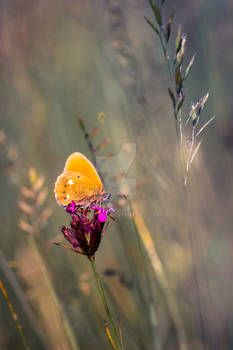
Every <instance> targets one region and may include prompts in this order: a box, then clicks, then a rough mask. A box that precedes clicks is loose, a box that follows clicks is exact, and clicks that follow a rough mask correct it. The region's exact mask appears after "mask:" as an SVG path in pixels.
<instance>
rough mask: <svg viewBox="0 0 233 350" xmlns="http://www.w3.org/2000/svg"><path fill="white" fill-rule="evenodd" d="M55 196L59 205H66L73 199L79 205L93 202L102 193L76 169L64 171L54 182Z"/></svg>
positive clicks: (97, 185)
mask: <svg viewBox="0 0 233 350" xmlns="http://www.w3.org/2000/svg"><path fill="white" fill-rule="evenodd" d="M54 192H55V197H56V199H57V202H58V203H59V204H60V205H64V206H67V205H68V204H69V203H70V202H72V201H74V202H75V203H76V204H79V205H87V204H89V203H91V202H95V201H96V200H97V199H98V198H101V196H102V195H103V193H104V192H103V190H102V189H101V190H100V188H99V183H98V184H96V183H94V182H93V181H92V179H90V178H89V177H87V176H85V175H83V174H82V173H79V172H76V171H64V172H63V173H62V174H61V175H60V176H59V177H58V178H57V181H56V183H55V189H54Z"/></svg>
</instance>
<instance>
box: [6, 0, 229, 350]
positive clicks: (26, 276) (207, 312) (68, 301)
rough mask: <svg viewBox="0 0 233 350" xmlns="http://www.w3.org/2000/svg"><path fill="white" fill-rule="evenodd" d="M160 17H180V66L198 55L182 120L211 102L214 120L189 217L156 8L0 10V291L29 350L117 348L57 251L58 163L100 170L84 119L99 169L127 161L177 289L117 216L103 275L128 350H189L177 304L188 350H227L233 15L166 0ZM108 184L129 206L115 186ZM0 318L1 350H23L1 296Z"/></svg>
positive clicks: (93, 294)
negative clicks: (78, 156) (86, 163)
mask: <svg viewBox="0 0 233 350" xmlns="http://www.w3.org/2000/svg"><path fill="white" fill-rule="evenodd" d="M166 9H168V12H170V10H171V9H175V18H174V24H173V29H172V37H171V45H173V43H174V40H175V34H174V33H175V32H176V31H177V28H178V25H179V24H181V25H182V28H183V31H184V32H185V33H186V34H187V37H188V40H187V50H186V60H188V59H190V58H191V57H192V55H193V53H194V52H197V58H196V62H195V64H194V66H193V69H192V73H191V75H190V78H189V80H188V81H187V84H186V88H185V89H186V103H185V106H184V108H183V115H184V118H185V116H186V115H187V114H188V112H189V109H190V104H191V103H192V102H195V101H196V100H197V99H198V98H200V97H201V96H203V95H204V94H205V93H206V92H207V91H209V92H210V97H209V100H208V103H207V105H206V107H205V110H204V111H203V114H202V121H203V122H206V121H207V120H208V118H210V117H212V116H213V115H215V116H216V118H215V121H214V123H213V124H212V125H211V126H210V127H209V128H208V130H207V131H206V133H205V136H204V141H203V143H202V146H201V151H200V152H199V153H198V156H197V158H196V159H195V161H194V164H193V168H192V181H190V184H189V192H190V193H189V208H191V210H189V211H188V212H187V211H186V204H185V202H184V198H183V193H182V189H181V188H182V186H181V184H180V178H179V173H180V169H179V162H178V161H177V154H176V153H177V145H176V135H175V128H174V121H173V117H172V108H171V102H170V99H169V97H168V93H167V87H168V82H167V74H166V67H165V64H164V60H163V56H162V52H161V47H160V44H159V40H158V38H157V37H156V36H155V34H154V33H153V31H152V30H151V28H150V27H149V26H148V24H147V23H146V21H145V19H144V16H145V15H146V16H147V17H148V18H151V19H152V18H153V16H152V12H151V9H150V7H149V4H148V2H147V1H146V0H145V1H139V0H124V1H123V0H105V1H104V0H100V1H91V0H69V1H67V0H56V1H55V0H51V1H45V0H38V1H34V0H15V1H12V0H8V1H6V0H1V1H0V116H1V126H0V129H1V132H0V152H1V153H0V157H1V159H0V167H1V173H0V187H1V210H0V217H1V218H0V227H1V236H0V243H1V248H0V279H1V281H2V283H3V285H4V287H5V289H6V291H7V293H8V296H9V299H10V301H11V303H12V304H13V307H14V309H15V312H16V314H17V316H18V319H19V321H20V324H21V326H22V329H23V332H24V335H25V338H26V341H27V343H28V344H29V346H30V348H31V349H35V350H37V349H92V348H94V349H109V348H110V345H109V343H108V339H107V337H106V334H105V331H104V320H105V317H106V316H105V313H104V309H103V307H102V304H101V300H100V297H99V295H98V293H97V288H96V285H95V281H94V279H93V276H92V273H91V269H90V266H89V262H88V260H87V259H86V258H85V257H83V256H78V255H75V254H73V253H72V252H70V251H68V250H65V249H62V248H59V247H56V246H49V245H48V242H51V241H54V240H57V241H59V242H62V234H60V233H59V230H60V227H61V226H62V225H63V224H64V223H68V217H67V214H66V213H65V212H64V210H63V209H62V208H61V207H59V206H58V205H57V203H56V201H55V199H54V194H53V187H54V182H55V180H56V178H57V176H58V175H59V174H60V173H61V172H62V169H63V167H64V163H65V159H66V157H67V156H68V155H69V154H70V153H71V152H74V151H80V152H82V153H84V154H85V155H86V156H87V157H89V158H90V159H91V154H90V151H89V149H88V146H87V143H86V141H85V137H84V134H83V131H82V130H81V129H80V127H79V124H78V118H82V119H83V122H84V123H85V127H86V130H88V132H90V133H91V131H92V130H93V129H94V128H95V127H96V126H98V127H99V132H98V134H97V135H96V136H95V139H94V140H93V142H94V143H95V144H96V145H97V144H98V143H101V142H102V141H103V140H105V139H108V138H110V139H111V142H108V143H107V144H106V145H105V147H103V148H101V149H100V151H99V152H98V155H100V156H104V155H108V154H110V153H112V154H113V155H115V156H117V155H118V154H119V152H120V151H121V149H122V147H123V146H124V147H125V152H126V155H125V153H124V155H123V156H122V158H121V157H117V158H116V159H117V160H116V162H117V163H116V164H117V166H115V167H114V172H115V170H117V168H119V169H118V170H119V173H121V171H122V169H123V170H124V171H125V172H126V174H124V175H125V176H124V179H128V180H129V179H133V180H136V181H137V184H138V186H137V190H136V192H135V191H132V192H131V193H128V194H127V195H128V201H131V203H137V206H138V208H139V213H140V215H141V216H142V217H143V220H144V223H145V224H146V225H147V227H148V229H149V231H150V234H151V236H152V238H153V242H154V245H155V247H156V252H157V253H158V256H159V259H160V263H161V264H162V266H163V273H164V274H165V275H166V279H167V281H168V284H169V294H168V295H167V294H166V293H164V289H163V287H164V286H163V284H162V286H161V279H160V278H159V277H158V275H156V273H155V274H154V271H153V268H151V264H150V259H149V258H148V256H147V251H146V250H145V249H144V247H143V245H142V243H140V242H139V240H138V237H137V234H136V233H135V230H134V225H133V222H132V219H131V218H129V217H128V216H127V215H125V214H124V213H125V212H124V208H125V207H124V206H122V207H120V205H123V204H125V203H123V204H122V203H118V204H119V208H120V209H119V212H118V213H116V221H115V222H111V224H110V227H109V229H108V231H107V232H106V234H105V236H104V239H103V241H102V243H101V246H100V248H99V250H98V252H97V255H96V264H97V268H98V270H99V272H100V274H101V275H102V278H103V282H104V286H105V288H106V292H107V297H108V300H109V302H110V304H111V306H112V310H113V315H114V317H115V319H116V318H117V317H120V319H121V325H122V329H123V337H124V342H125V349H159V348H161V349H181V345H180V344H179V341H178V337H177V334H176V331H175V330H176V327H177V322H176V321H174V318H173V317H172V315H171V309H170V308H169V305H171V304H172V305H173V304H175V305H176V308H177V309H178V310H179V317H181V319H182V327H184V331H185V334H186V339H187V344H188V347H187V348H188V349H194V350H196V349H197V350H198V349H224V350H225V349H232V348H233V333H232V327H233V304H232V297H233V293H232V290H233V279H232V271H233V254H232V253H233V239H232V227H233V226H232V204H233V203H232V201H233V199H232V198H233V196H232V194H233V180H232V179H233V176H232V175H233V164H232V151H233V122H232V116H231V114H232V109H233V105H232V86H233V85H232V78H231V77H232V75H233V74H232V73H233V72H232V59H233V50H232V33H233V24H232V15H233V3H232V1H231V0H224V1H217V0H215V1H213V0H195V1H192V0H186V1H185V2H184V1H181V0H175V1H170V0H167V1H166ZM168 12H167V13H168ZM165 13H166V11H165ZM186 62H187V61H186ZM100 113H104V115H102V117H101V118H100V117H99V118H98V116H100ZM135 146H136V156H135V157H134V156H133V162H130V166H128V168H127V164H128V162H129V160H128V159H129V158H130V159H131V158H132V156H130V152H133V151H132V150H134V149H135ZM127 152H128V153H129V154H128V155H127ZM113 159H114V157H113ZM32 168H33V169H34V170H32ZM29 169H31V170H30V171H29ZM29 174H30V179H31V181H32V182H33V181H34V182H33V183H34V184H35V183H37V189H38V191H39V192H40V191H42V194H40V200H39V201H40V203H39V204H38V203H37V204H35V203H34V202H33V200H32V202H30V200H31V198H30V193H28V192H27V190H25V188H24V187H25V186H30V183H29V181H30V179H29ZM113 175H115V177H113V179H112V180H111V183H113V182H114V181H115V182H116V184H117V185H116V188H117V189H119V194H120V193H123V192H124V190H125V187H124V183H123V181H121V180H122V177H121V176H118V174H117V173H115V174H114V173H113ZM43 181H44V183H43ZM46 188H47V191H48V192H47V193H46ZM39 192H38V193H39ZM116 194H117V190H116V191H115V193H114V198H115V199H116V197H117V196H116ZM46 195H47V196H46ZM23 197H24V198H23ZM25 198H26V199H27V200H28V201H29V203H32V204H29V205H28V207H27V206H26V207H25V201H26V202H27V200H25ZM114 198H113V199H114ZM22 203H23V204H22ZM33 203H34V204H33ZM127 205H128V204H127V203H126V204H125V206H127ZM41 216H42V219H41V220H42V221H43V222H42V225H39V224H38V220H37V219H38V218H41ZM25 218H27V220H28V221H26V222H25V220H26V219H25ZM187 221H188V222H189V224H190V225H189V226H190V227H191V230H192V233H191V236H190V234H188V232H187V225H186V223H187ZM28 222H30V225H31V226H30V227H34V229H33V230H34V231H33V233H29V232H30V227H26V226H25V224H26V223H28ZM190 237H191V238H192V239H191V246H190ZM145 269H146V270H147V273H146V272H145ZM147 274H148V276H147ZM146 276H147V277H148V279H149V282H148V279H147V277H146ZM148 283H149V284H148ZM149 285H150V286H149ZM170 293H171V294H172V296H173V297H172V301H169V300H168V299H169V295H170ZM0 310H1V312H0V348H1V349H24V348H25V347H24V345H23V342H22V340H21V338H20V335H19V332H18V331H17V328H16V324H15V322H14V321H13V320H12V315H11V313H10V311H9V309H8V306H7V302H6V299H5V298H4V297H3V294H2V293H0ZM179 326H180V324H179V325H178V327H179Z"/></svg>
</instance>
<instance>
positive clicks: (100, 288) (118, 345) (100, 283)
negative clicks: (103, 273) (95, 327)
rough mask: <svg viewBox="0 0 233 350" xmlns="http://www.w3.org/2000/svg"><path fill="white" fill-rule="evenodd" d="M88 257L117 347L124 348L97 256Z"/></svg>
mask: <svg viewBox="0 0 233 350" xmlns="http://www.w3.org/2000/svg"><path fill="white" fill-rule="evenodd" d="M88 259H89V261H90V262H91V267H92V270H93V273H94V276H95V280H96V283H97V287H98V291H99V294H100V296H101V299H102V302H103V305H104V308H105V311H106V314H107V317H108V322H109V324H110V327H111V331H112V334H113V338H114V342H115V345H116V348H117V349H119V350H122V348H121V345H120V339H119V336H118V333H117V330H116V327H115V325H114V322H113V319H112V315H111V312H110V309H109V306H108V302H107V299H106V297H105V294H104V290H103V286H102V282H101V279H100V276H99V274H98V272H97V270H96V265H95V257H94V256H92V257H88Z"/></svg>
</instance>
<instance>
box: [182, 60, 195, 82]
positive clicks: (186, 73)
mask: <svg viewBox="0 0 233 350" xmlns="http://www.w3.org/2000/svg"><path fill="white" fill-rule="evenodd" d="M195 57H196V53H195V54H194V55H193V57H192V58H191V60H190V62H189V64H188V67H187V68H186V71H185V74H184V80H185V79H187V77H188V75H189V73H190V70H191V68H192V65H193V63H194V60H195Z"/></svg>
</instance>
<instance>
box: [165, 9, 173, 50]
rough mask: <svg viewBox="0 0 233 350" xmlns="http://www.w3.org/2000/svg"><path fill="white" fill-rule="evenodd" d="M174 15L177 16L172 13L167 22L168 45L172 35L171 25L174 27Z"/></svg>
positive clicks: (166, 35)
mask: <svg viewBox="0 0 233 350" xmlns="http://www.w3.org/2000/svg"><path fill="white" fill-rule="evenodd" d="M174 14H175V12H174V11H172V12H171V14H170V16H169V20H168V22H167V27H166V34H165V39H166V43H168V41H169V38H170V35H171V25H172V20H173V17H174Z"/></svg>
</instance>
